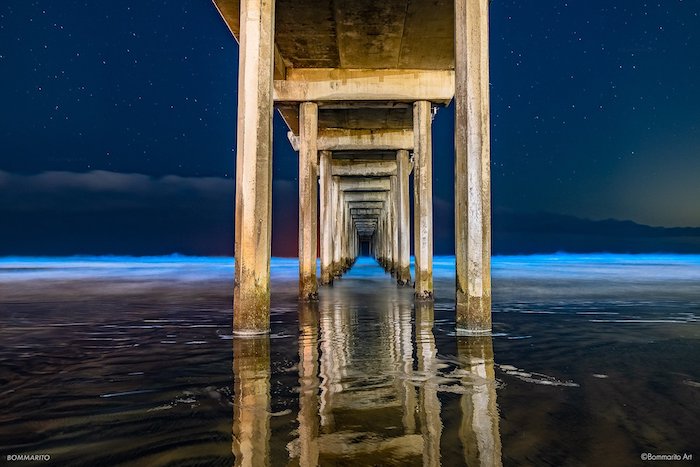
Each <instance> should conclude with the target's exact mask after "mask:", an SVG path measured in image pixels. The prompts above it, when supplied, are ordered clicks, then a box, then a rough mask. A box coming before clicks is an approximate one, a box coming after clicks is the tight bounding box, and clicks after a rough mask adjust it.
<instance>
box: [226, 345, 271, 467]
mask: <svg viewBox="0 0 700 467" xmlns="http://www.w3.org/2000/svg"><path fill="white" fill-rule="evenodd" d="M233 455H234V458H235V462H234V465H236V466H265V465H270V337H269V336H262V337H246V338H234V339H233Z"/></svg>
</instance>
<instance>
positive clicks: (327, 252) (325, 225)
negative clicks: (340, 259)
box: [319, 151, 333, 284]
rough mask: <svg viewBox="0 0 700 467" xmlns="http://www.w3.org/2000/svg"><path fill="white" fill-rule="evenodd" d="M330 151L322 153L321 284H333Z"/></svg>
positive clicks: (320, 169)
mask: <svg viewBox="0 0 700 467" xmlns="http://www.w3.org/2000/svg"><path fill="white" fill-rule="evenodd" d="M331 158H332V154H331V152H330V151H321V153H320V163H319V171H320V182H321V183H320V188H321V200H320V201H321V202H320V205H321V216H320V217H321V284H330V283H331V282H333V213H332V207H331V206H332V201H331V198H332V189H331Z"/></svg>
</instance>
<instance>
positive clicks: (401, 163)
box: [396, 149, 411, 285]
mask: <svg viewBox="0 0 700 467" xmlns="http://www.w3.org/2000/svg"><path fill="white" fill-rule="evenodd" d="M396 164H397V170H396V171H397V176H396V187H397V190H396V191H397V207H398V213H397V217H398V229H396V230H397V232H398V234H399V240H398V246H399V251H398V270H397V272H396V281H397V282H398V284H399V285H409V284H410V283H411V233H410V229H411V225H410V223H411V212H410V209H411V207H410V205H409V200H408V176H409V174H410V172H411V168H410V165H409V162H408V151H406V150H403V149H402V150H400V151H397V153H396Z"/></svg>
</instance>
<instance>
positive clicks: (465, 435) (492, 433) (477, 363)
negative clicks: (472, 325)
mask: <svg viewBox="0 0 700 467" xmlns="http://www.w3.org/2000/svg"><path fill="white" fill-rule="evenodd" d="M457 357H458V359H459V361H460V362H461V364H462V367H463V369H464V370H465V371H466V372H467V373H468V376H467V378H468V380H467V381H466V382H465V383H466V384H465V386H467V387H468V388H469V389H470V391H469V392H468V393H466V394H464V395H463V396H462V398H461V401H460V405H461V407H462V423H461V426H460V428H459V439H460V440H461V441H462V448H463V449H464V460H465V461H466V463H467V465H470V466H471V465H474V466H476V465H480V466H500V465H501V435H500V432H499V428H498V423H499V415H498V406H497V404H496V376H495V374H494V369H493V342H492V339H491V336H470V337H457Z"/></svg>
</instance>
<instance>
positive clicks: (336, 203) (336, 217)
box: [331, 176, 343, 277]
mask: <svg viewBox="0 0 700 467" xmlns="http://www.w3.org/2000/svg"><path fill="white" fill-rule="evenodd" d="M331 187H332V190H331V195H332V196H333V200H332V203H333V276H334V277H340V275H341V274H342V271H341V266H340V262H341V258H342V250H341V241H340V237H341V232H342V225H343V224H342V223H341V218H340V217H341V212H342V211H341V199H340V177H336V176H333V177H332V179H331Z"/></svg>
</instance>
